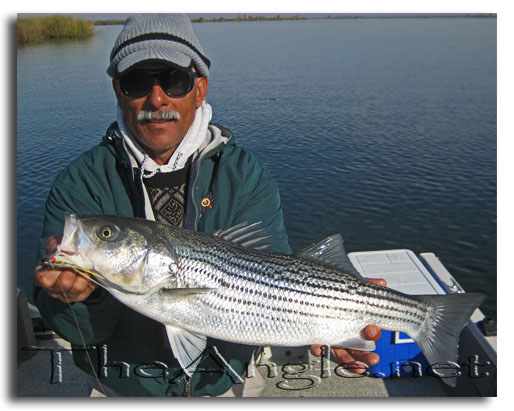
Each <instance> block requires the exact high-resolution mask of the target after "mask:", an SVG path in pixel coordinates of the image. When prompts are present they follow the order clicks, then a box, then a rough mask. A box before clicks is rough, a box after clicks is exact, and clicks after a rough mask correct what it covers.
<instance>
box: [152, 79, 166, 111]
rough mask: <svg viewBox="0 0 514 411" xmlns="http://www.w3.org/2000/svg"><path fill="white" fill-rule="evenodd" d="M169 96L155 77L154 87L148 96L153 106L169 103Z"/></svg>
mask: <svg viewBox="0 0 514 411" xmlns="http://www.w3.org/2000/svg"><path fill="white" fill-rule="evenodd" d="M167 98H168V95H167V94H166V93H165V92H164V90H163V89H162V87H161V85H160V84H159V82H158V81H157V79H154V82H153V86H152V89H151V90H150V93H149V94H148V96H147V100H148V102H149V103H150V104H151V105H152V106H153V107H161V106H163V105H165V104H167Z"/></svg>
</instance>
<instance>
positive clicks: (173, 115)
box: [137, 110, 180, 121]
mask: <svg viewBox="0 0 514 411" xmlns="http://www.w3.org/2000/svg"><path fill="white" fill-rule="evenodd" d="M152 120H154V121H155V120H180V113H179V112H178V111H175V110H161V111H148V110H141V111H140V112H139V113H138V114H137V121H152Z"/></svg>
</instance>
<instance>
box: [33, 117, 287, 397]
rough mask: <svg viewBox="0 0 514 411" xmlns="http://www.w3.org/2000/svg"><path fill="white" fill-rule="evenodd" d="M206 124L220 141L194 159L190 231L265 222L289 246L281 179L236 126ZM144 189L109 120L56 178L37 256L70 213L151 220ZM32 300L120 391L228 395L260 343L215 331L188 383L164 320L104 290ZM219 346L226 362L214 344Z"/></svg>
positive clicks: (80, 362) (80, 360) (86, 366)
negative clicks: (236, 133)
mask: <svg viewBox="0 0 514 411" xmlns="http://www.w3.org/2000/svg"><path fill="white" fill-rule="evenodd" d="M209 128H210V131H211V135H212V136H215V135H217V136H218V137H219V136H220V135H221V136H223V137H224V138H223V139H222V142H220V143H219V144H217V143H216V142H215V143H214V144H211V145H209V146H208V147H207V150H206V152H203V153H201V155H200V156H198V157H197V159H196V160H195V161H193V163H192V165H191V172H190V180H189V181H190V183H189V187H188V193H187V201H186V223H185V226H186V228H188V229H191V230H197V231H201V232H207V233H210V232H213V231H215V230H217V229H219V228H221V229H227V228H229V227H232V226H234V225H235V224H238V223H240V222H243V221H248V222H255V221H262V222H263V223H264V225H265V226H266V227H267V230H268V234H270V235H271V236H272V244H271V245H272V248H273V250H274V251H277V252H282V253H290V252H291V250H290V248H289V244H288V241H287V235H286V230H285V226H284V221H283V216H282V209H281V205H280V197H279V192H278V187H277V185H276V183H275V181H274V180H273V178H272V177H271V175H270V174H269V172H268V171H267V169H266V168H265V167H264V165H263V164H262V163H260V162H259V160H257V158H256V157H255V156H254V155H253V154H251V153H250V152H248V151H246V150H244V149H243V148H241V147H239V146H237V145H236V144H235V142H234V138H233V137H232V136H231V133H230V131H228V130H226V129H223V128H222V127H220V126H214V125H210V126H209ZM220 132H221V133H220ZM227 139H228V140H227ZM213 146H214V147H213ZM142 193H143V184H142V179H141V170H140V169H139V168H133V167H132V166H131V165H130V160H129V157H128V155H127V152H126V150H125V147H124V141H123V139H122V137H121V135H120V133H119V131H118V128H117V124H116V123H113V124H112V125H111V126H110V127H109V129H108V130H107V133H106V136H105V137H104V138H103V140H102V142H101V143H100V144H99V145H97V146H95V147H93V148H92V149H90V150H89V151H87V152H85V153H83V154H82V155H80V156H79V157H78V158H77V159H75V160H74V161H73V162H72V163H71V164H69V165H68V166H67V167H66V168H65V169H64V170H63V171H61V172H60V173H59V175H58V176H57V178H56V180H55V182H54V184H53V186H52V188H51V190H50V193H49V195H48V199H47V201H46V204H45V216H44V224H43V233H42V236H41V240H40V249H39V257H42V256H43V255H44V253H45V251H44V246H45V244H46V241H47V239H48V237H49V236H51V235H62V232H63V225H64V213H65V212H73V213H76V214H110V215H118V216H129V217H145V213H144V198H143V194H142ZM206 198H208V199H209V201H208V202H207V201H206V200H205V199H206ZM202 200H204V202H203V205H202ZM206 203H209V204H208V205H207V206H206ZM35 301H36V304H37V306H38V308H39V310H40V312H41V316H42V318H43V319H44V321H45V322H46V323H47V325H48V326H49V327H51V328H52V329H54V330H55V331H56V332H57V333H58V334H59V335H61V336H62V337H63V338H65V339H66V340H68V341H70V342H71V343H72V346H73V347H74V350H73V358H74V361H75V363H76V365H77V366H79V367H80V368H81V369H83V370H84V371H86V372H87V373H89V374H92V368H94V369H95V371H96V372H97V373H99V381H100V382H101V383H102V385H107V386H109V387H110V388H112V389H114V390H115V391H117V392H118V393H120V394H121V395H126V396H182V395H185V394H186V395H187V394H188V393H189V392H190V395H193V396H203V395H212V396H215V395H219V394H222V393H224V392H226V391H227V390H228V389H230V387H231V386H232V385H233V384H234V383H235V382H236V381H238V379H237V377H236V376H235V375H234V374H233V371H235V372H237V373H238V374H239V375H242V374H243V372H244V370H245V366H246V364H247V363H248V362H249V361H250V358H251V354H252V352H253V349H254V348H255V347H252V346H245V345H239V344H232V343H227V342H224V341H219V340H214V339H211V338H209V339H208V340H207V346H208V348H207V350H206V351H205V355H204V356H203V359H202V361H201V362H200V363H199V365H198V368H197V369H198V370H200V371H199V372H195V373H194V374H193V377H192V378H191V379H190V380H189V378H187V377H185V376H184V374H183V372H182V371H181V369H180V366H179V365H178V362H177V361H176V359H175V358H174V357H173V355H172V353H171V349H170V346H169V343H168V340H167V337H166V332H165V329H164V326H163V325H162V324H161V323H159V322H156V321H154V320H151V319H149V318H147V317H145V316H143V315H141V314H139V313H137V312H135V311H133V310H131V309H130V308H128V307H127V306H125V305H123V304H121V303H120V302H119V301H117V300H116V299H115V298H113V297H112V296H111V295H110V294H109V293H107V292H105V291H104V290H103V289H100V288H99V289H97V290H96V291H95V292H94V293H93V294H92V295H91V296H90V297H89V298H88V299H86V300H85V301H84V302H81V303H73V304H71V305H72V308H73V309H72V308H71V307H70V305H69V304H65V303H62V302H60V301H59V300H56V299H53V298H51V297H49V296H48V294H47V293H46V292H45V291H44V290H42V289H36V291H35ZM77 322H78V324H80V332H79V330H78V328H77ZM213 345H215V346H216V349H217V352H219V354H220V355H221V356H222V357H223V359H225V360H226V361H228V363H229V365H230V367H227V366H226V365H225V364H224V362H223V360H222V359H220V358H219V356H218V354H217V352H216V351H215V350H214V349H212V348H211V349H209V347H212V346H213ZM85 346H87V349H88V351H87V352H86V351H85ZM88 353H89V355H88ZM232 370H233V371H232ZM64 378H65V377H64Z"/></svg>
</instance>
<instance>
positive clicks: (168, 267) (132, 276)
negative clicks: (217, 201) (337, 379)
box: [51, 215, 485, 386]
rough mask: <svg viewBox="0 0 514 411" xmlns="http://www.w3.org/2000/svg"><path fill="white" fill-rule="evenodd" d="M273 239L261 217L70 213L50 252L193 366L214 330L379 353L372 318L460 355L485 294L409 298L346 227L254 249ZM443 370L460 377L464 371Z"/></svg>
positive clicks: (434, 359) (235, 336) (432, 352)
mask: <svg viewBox="0 0 514 411" xmlns="http://www.w3.org/2000/svg"><path fill="white" fill-rule="evenodd" d="M264 238H266V237H262V229H261V228H259V227H257V226H256V224H255V223H254V224H249V225H247V224H244V223H242V224H239V225H237V226H235V227H233V228H230V229H228V230H225V231H220V230H218V231H217V232H216V233H214V235H206V234H201V233H195V232H192V231H188V230H184V229H179V228H175V227H171V226H168V225H165V224H161V223H157V222H154V221H148V220H142V219H134V218H126V217H113V216H76V215H67V216H66V221H65V228H64V233H63V242H62V244H61V245H60V246H59V248H58V250H57V253H56V254H55V255H53V256H52V257H51V259H52V261H53V263H52V264H54V265H56V266H59V264H61V265H62V266H63V267H67V268H70V267H75V269H76V270H77V271H78V272H87V273H88V274H90V275H93V276H95V277H96V280H97V281H98V282H99V283H100V284H101V285H102V286H103V287H105V288H106V289H107V290H108V291H109V292H110V293H111V294H112V295H113V296H114V297H115V298H117V299H118V300H120V301H121V302H122V303H124V304H126V305H128V306H129V307H131V308H133V309H135V310H137V311H139V312H140V313H142V314H144V315H146V316H148V317H150V318H152V319H154V320H156V321H160V322H162V323H163V324H165V325H166V330H167V333H168V337H169V339H170V346H171V348H172V350H173V354H174V355H175V356H176V357H177V359H178V361H179V363H180V365H181V366H182V367H183V369H184V371H186V373H188V374H190V373H192V372H194V367H192V364H193V363H194V360H195V358H198V356H199V355H200V354H201V352H202V350H203V349H204V348H205V341H206V336H208V337H213V338H218V339H221V340H226V341H231V342H235V343H241V344H250V345H277V346H289V347H294V346H302V345H310V344H327V345H337V346H343V347H348V348H354V349H366V350H370V349H372V348H371V346H373V344H371V345H370V342H369V341H365V340H363V339H362V338H361V336H360V333H361V331H362V329H363V328H364V327H365V326H366V325H368V324H377V325H378V326H379V327H381V328H382V329H385V330H391V331H402V332H404V333H406V334H408V335H409V336H410V337H411V338H413V339H414V341H415V342H416V343H417V344H418V346H419V347H420V348H421V350H422V351H423V353H424V355H425V357H426V358H427V360H428V361H429V363H431V364H435V363H444V362H448V361H450V362H453V363H455V362H456V361H457V358H458V338H459V334H460V331H461V330H462V328H463V327H464V326H465V324H466V323H467V321H468V319H469V317H470V315H471V313H472V312H473V310H474V309H475V308H476V307H478V306H479V305H480V304H481V302H482V301H483V300H484V298H485V296H484V295H482V294H476V293H466V294H454V295H444V296H440V295H420V296H409V295H406V294H403V293H400V292H397V291H394V290H391V289H389V288H387V287H382V286H379V285H377V284H374V283H370V282H368V281H365V280H364V279H362V278H361V277H360V276H359V275H358V273H356V271H355V268H354V267H353V266H352V265H351V263H350V262H349V260H348V258H347V256H346V253H345V252H344V248H343V244H342V238H341V237H340V236H338V235H335V236H331V237H328V238H326V239H325V240H323V241H321V242H320V243H318V244H315V245H312V246H309V247H307V248H305V249H304V250H301V251H300V252H299V253H297V254H295V255H282V254H276V253H272V252H265V251H259V250H257V249H252V248H250V246H252V247H256V248H262V246H261V245H258V243H259V241H261V240H262V239H264ZM243 245H246V247H243ZM191 367H192V368H191ZM450 372H451V370H450ZM444 377H445V379H444V381H445V382H447V383H448V384H449V385H451V386H454V385H455V384H456V377H455V375H444Z"/></svg>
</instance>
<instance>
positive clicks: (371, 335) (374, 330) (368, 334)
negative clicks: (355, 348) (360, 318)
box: [362, 324, 382, 341]
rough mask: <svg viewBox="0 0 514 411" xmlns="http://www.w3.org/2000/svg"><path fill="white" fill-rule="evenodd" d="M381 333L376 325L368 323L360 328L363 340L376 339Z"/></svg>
mask: <svg viewBox="0 0 514 411" xmlns="http://www.w3.org/2000/svg"><path fill="white" fill-rule="evenodd" d="M381 335H382V331H381V330H380V327H379V326H378V325H375V324H372V325H368V326H367V327H366V328H364V330H362V337H363V338H364V339H365V340H371V341H378V340H379V339H380V337H381Z"/></svg>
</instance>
